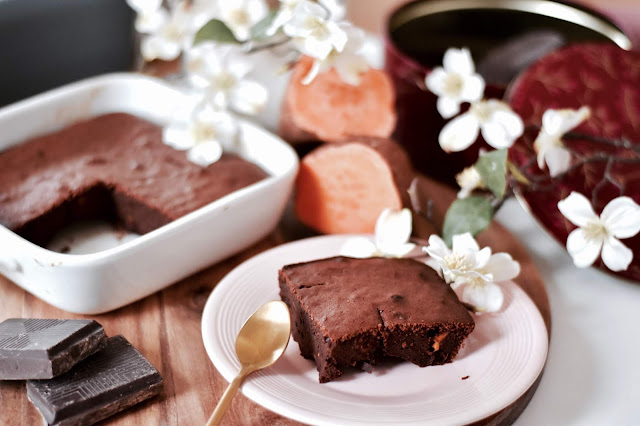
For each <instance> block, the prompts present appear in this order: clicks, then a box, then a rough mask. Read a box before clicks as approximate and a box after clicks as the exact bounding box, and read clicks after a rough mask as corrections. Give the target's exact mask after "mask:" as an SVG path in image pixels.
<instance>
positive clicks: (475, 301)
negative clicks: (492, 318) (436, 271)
mask: <svg viewBox="0 0 640 426" xmlns="http://www.w3.org/2000/svg"><path fill="white" fill-rule="evenodd" d="M462 301H463V302H466V303H469V304H471V305H473V306H474V307H475V309H476V310H478V311H481V312H497V311H499V310H500V308H501V307H502V303H503V302H504V295H503V294H502V289H501V288H500V286H498V285H497V284H495V283H491V282H485V283H483V284H475V285H469V284H467V285H466V286H465V288H464V290H463V292H462Z"/></svg>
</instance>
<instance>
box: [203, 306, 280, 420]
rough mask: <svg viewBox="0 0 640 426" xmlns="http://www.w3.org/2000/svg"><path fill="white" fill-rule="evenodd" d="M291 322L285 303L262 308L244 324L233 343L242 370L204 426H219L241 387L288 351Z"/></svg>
mask: <svg viewBox="0 0 640 426" xmlns="http://www.w3.org/2000/svg"><path fill="white" fill-rule="evenodd" d="M290 334H291V318H290V317H289V309H288V308H287V305H286V304H285V303H284V302H280V301H273V302H269V303H267V304H264V305H262V306H261V307H260V308H259V309H258V310H257V311H256V312H255V313H254V314H253V315H251V317H250V318H249V319H248V320H247V322H245V323H244V325H243V326H242V329H241V330H240V333H239V334H238V338H237V339H236V354H237V355H238V360H240V364H241V365H242V368H241V369H240V372H239V373H238V375H237V376H236V378H235V379H233V381H232V382H231V383H229V387H227V390H226V391H225V392H224V395H222V398H221V399H220V401H219V402H218V405H217V406H216V409H215V410H214V411H213V414H212V415H211V417H210V418H209V421H208V422H207V426H214V425H219V424H220V422H221V421H222V417H224V414H225V413H226V411H227V408H229V404H230V403H231V400H232V399H233V397H234V396H235V394H236V392H237V391H238V388H239V387H240V384H241V383H242V382H243V381H244V379H245V378H246V377H247V376H248V375H249V374H251V373H253V372H254V371H257V370H260V369H262V368H266V367H269V366H271V365H273V364H274V363H275V362H276V361H277V360H278V359H279V358H280V357H281V356H282V354H283V353H284V351H285V349H287V345H288V344H289V335H290Z"/></svg>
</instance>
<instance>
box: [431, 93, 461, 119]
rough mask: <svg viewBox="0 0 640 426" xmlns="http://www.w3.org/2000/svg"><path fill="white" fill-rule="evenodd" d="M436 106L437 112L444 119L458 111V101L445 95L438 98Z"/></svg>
mask: <svg viewBox="0 0 640 426" xmlns="http://www.w3.org/2000/svg"><path fill="white" fill-rule="evenodd" d="M436 106H437V107H438V112H439V113H440V115H441V116H442V118H444V119H449V118H451V117H453V116H454V115H457V114H458V113H459V112H460V102H459V101H458V100H457V99H455V98H451V97H449V96H446V95H442V96H440V97H439V98H438V102H437V104H436Z"/></svg>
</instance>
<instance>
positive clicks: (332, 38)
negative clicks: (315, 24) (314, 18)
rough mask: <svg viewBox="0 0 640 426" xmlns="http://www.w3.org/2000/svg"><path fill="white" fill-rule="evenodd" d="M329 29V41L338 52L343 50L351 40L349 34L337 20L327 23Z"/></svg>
mask: <svg viewBox="0 0 640 426" xmlns="http://www.w3.org/2000/svg"><path fill="white" fill-rule="evenodd" d="M326 26H327V30H329V42H330V43H331V46H333V48H334V49H335V50H337V51H338V52H342V51H343V50H344V48H345V46H346V45H347V41H349V36H347V33H346V32H345V30H344V29H342V28H341V27H340V26H339V25H338V24H336V23H335V22H331V21H329V22H327V23H326Z"/></svg>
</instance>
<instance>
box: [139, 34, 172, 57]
mask: <svg viewBox="0 0 640 426" xmlns="http://www.w3.org/2000/svg"><path fill="white" fill-rule="evenodd" d="M140 51H141V53H142V57H143V58H144V60H145V61H153V60H155V59H162V60H163V61H173V60H174V59H176V58H177V57H178V56H180V53H181V52H182V46H180V44H178V43H175V42H174V41H172V40H167V39H165V38H164V37H160V36H156V35H150V36H147V37H145V38H144V39H143V40H142V43H141V45H140Z"/></svg>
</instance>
